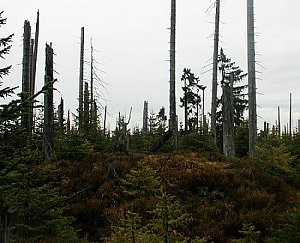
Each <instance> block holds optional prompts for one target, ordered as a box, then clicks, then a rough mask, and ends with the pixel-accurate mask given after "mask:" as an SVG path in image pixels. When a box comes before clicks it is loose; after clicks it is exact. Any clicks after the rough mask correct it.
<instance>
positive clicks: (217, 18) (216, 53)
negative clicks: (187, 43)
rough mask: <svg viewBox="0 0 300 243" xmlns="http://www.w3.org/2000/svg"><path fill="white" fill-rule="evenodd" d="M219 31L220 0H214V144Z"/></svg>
mask: <svg viewBox="0 0 300 243" xmlns="http://www.w3.org/2000/svg"><path fill="white" fill-rule="evenodd" d="M219 32H220V0H216V16H215V36H214V54H213V77H212V95H211V134H212V137H213V141H214V143H215V144H216V143H217V135H216V120H217V95H218V80H217V79H218V53H219Z"/></svg>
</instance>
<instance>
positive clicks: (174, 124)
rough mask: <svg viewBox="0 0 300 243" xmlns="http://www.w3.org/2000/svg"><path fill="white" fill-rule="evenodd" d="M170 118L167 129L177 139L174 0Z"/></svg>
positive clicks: (174, 0) (172, 1)
mask: <svg viewBox="0 0 300 243" xmlns="http://www.w3.org/2000/svg"><path fill="white" fill-rule="evenodd" d="M170 32H171V33H170V97H169V98H170V120H169V129H170V130H172V131H173V136H174V139H175V141H177V130H178V128H177V115H176V95H175V83H176V73H175V68H176V56H175V55H176V0H171V31H170Z"/></svg>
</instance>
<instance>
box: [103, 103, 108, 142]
mask: <svg viewBox="0 0 300 243" xmlns="http://www.w3.org/2000/svg"><path fill="white" fill-rule="evenodd" d="M106 114H107V105H106V106H105V108H104V122H103V133H104V136H105V134H106Z"/></svg>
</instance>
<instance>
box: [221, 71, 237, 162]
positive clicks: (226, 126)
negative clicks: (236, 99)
mask: <svg viewBox="0 0 300 243" xmlns="http://www.w3.org/2000/svg"><path fill="white" fill-rule="evenodd" d="M222 90H223V95H222V113H223V114H222V117H223V152H224V154H225V155H226V156H227V157H234V155H235V152H234V113H233V112H234V109H233V77H232V74H231V75H230V83H224V84H223V87H222Z"/></svg>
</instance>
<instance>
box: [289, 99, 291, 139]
mask: <svg viewBox="0 0 300 243" xmlns="http://www.w3.org/2000/svg"><path fill="white" fill-rule="evenodd" d="M289 134H290V136H292V93H290V117H289Z"/></svg>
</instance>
